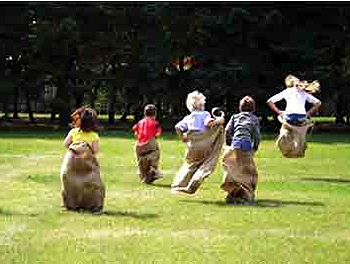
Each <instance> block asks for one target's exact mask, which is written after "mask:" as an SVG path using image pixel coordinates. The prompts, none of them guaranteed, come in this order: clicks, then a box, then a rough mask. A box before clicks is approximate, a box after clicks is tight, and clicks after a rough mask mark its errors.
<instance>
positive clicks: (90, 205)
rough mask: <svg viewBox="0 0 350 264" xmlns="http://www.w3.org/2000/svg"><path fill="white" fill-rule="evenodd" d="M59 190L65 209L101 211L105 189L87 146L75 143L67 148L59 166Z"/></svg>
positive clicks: (98, 169)
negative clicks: (60, 190)
mask: <svg viewBox="0 0 350 264" xmlns="http://www.w3.org/2000/svg"><path fill="white" fill-rule="evenodd" d="M61 189H62V198H63V204H64V206H65V207H66V208H67V209H69V210H79V209H83V210H89V211H92V212H100V211H102V209H103V202H104V198H105V187H104V184H103V182H102V179H101V175H100V166H99V164H98V162H97V159H96V158H95V156H94V155H93V153H92V150H91V147H90V146H89V144H87V143H85V142H76V143H72V144H71V145H70V146H69V148H68V151H67V153H66V155H65V157H64V160H63V163H62V166H61Z"/></svg>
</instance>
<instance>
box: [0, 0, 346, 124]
mask: <svg viewBox="0 0 350 264" xmlns="http://www.w3.org/2000/svg"><path fill="white" fill-rule="evenodd" d="M0 7H1V9H0V10H1V11H0V12H1V23H0V60H2V63H1V64H0V65H1V67H2V68H1V73H0V74H1V76H0V95H1V96H0V104H1V105H2V112H3V113H4V114H5V117H8V113H9V109H11V111H12V113H13V118H17V117H18V112H19V108H18V98H21V97H23V98H25V101H26V102H27V110H26V111H27V112H28V113H29V115H30V120H31V121H32V122H34V121H35V120H34V116H33V109H32V107H31V102H33V101H37V100H43V99H42V96H41V94H43V92H44V89H45V85H46V84H47V82H48V80H50V81H49V82H50V84H51V85H53V86H55V87H56V88H57V92H56V93H55V94H54V95H53V96H52V97H50V98H45V99H44V101H45V102H44V103H45V105H46V107H47V109H46V110H47V111H50V112H51V113H52V119H54V117H55V114H56V113H58V114H59V116H60V118H59V123H60V124H61V125H62V126H67V125H68V121H69V120H68V116H69V113H70V112H71V111H72V110H73V109H74V108H76V107H79V106H81V105H82V104H85V103H86V102H89V103H90V104H91V105H92V106H94V107H100V109H98V110H100V111H105V112H106V113H107V114H108V122H109V124H114V123H115V116H116V114H120V115H121V120H126V118H127V115H128V114H140V111H141V109H142V107H143V106H144V105H145V104H146V103H150V102H153V103H155V104H157V106H158V109H159V117H160V118H171V119H177V118H178V117H179V116H181V115H183V114H185V113H186V112H187V110H186V108H185V97H186V94H187V93H188V92H190V91H192V90H194V89H198V90H200V91H202V92H204V93H205V95H206V96H207V98H208V100H207V107H208V108H209V109H210V108H211V107H213V106H220V107H222V108H223V109H224V110H226V111H227V112H228V113H233V112H235V111H237V103H238V101H239V99H240V98H241V97H242V96H244V95H246V94H250V95H252V96H253V97H254V98H255V99H256V100H257V102H258V115H260V116H262V117H263V120H267V115H269V114H271V112H269V110H268V109H267V107H266V103H265V102H266V99H267V98H268V97H269V96H271V95H272V94H274V93H276V92H278V91H280V90H281V89H283V85H284V78H285V76H286V75H287V74H289V73H294V74H295V75H298V76H300V77H301V78H304V79H306V80H309V81H311V80H315V79H318V80H319V81H320V83H321V88H322V92H321V94H319V95H317V96H318V97H320V98H321V99H322V101H324V102H330V103H333V104H334V105H335V106H336V107H334V109H331V108H330V109H326V110H327V111H325V113H326V114H333V115H335V116H336V120H337V122H339V123H343V122H346V121H347V122H349V116H350V113H349V105H350V104H349V102H350V97H349V93H348V91H347V90H348V86H349V84H350V83H349V81H350V78H349V76H350V70H349V67H348V65H349V62H350V49H349V48H348V42H349V40H350V38H349V37H350V32H349V25H350V20H349V19H350V13H349V12H350V11H349V10H350V9H349V6H348V4H347V3H346V2H342V3H340V2H338V3H332V2H266V3H264V2H153V3H152V2H85V3H81V2H29V3H11V2H2V3H1V6H0ZM103 95H105V97H106V101H105V102H104V104H105V107H102V106H101V104H102V101H101V100H102V99H99V98H101V96H102V97H103ZM345 117H346V118H345Z"/></svg>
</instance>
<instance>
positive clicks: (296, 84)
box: [267, 75, 321, 125]
mask: <svg viewBox="0 0 350 264" xmlns="http://www.w3.org/2000/svg"><path fill="white" fill-rule="evenodd" d="M285 84H286V87H287V88H286V89H285V90H283V91H282V92H280V93H278V94H276V95H274V96H272V97H270V98H269V99H268V100H267V104H268V106H269V107H270V108H271V110H272V111H274V112H275V113H277V114H278V115H282V116H283V119H284V120H285V121H286V122H287V123H289V124H291V125H300V124H303V123H304V122H305V121H306V119H307V118H308V117H311V116H312V115H313V114H314V113H315V112H316V111H317V110H318V109H319V108H320V106H321V101H320V100H319V99H317V98H316V97H314V96H313V95H311V93H315V92H317V91H318V90H319V87H320V85H319V83H318V81H314V82H312V83H311V84H309V83H308V82H306V81H300V80H299V79H298V78H297V77H295V76H293V75H288V76H287V77H286V79H285ZM282 99H285V100H286V102H287V106H286V109H285V111H284V112H282V111H281V110H280V109H278V108H277V106H276V105H275V103H276V102H278V101H280V100H282ZM306 102H309V103H311V104H313V107H312V108H311V109H310V110H309V111H306V109H305V103H306Z"/></svg>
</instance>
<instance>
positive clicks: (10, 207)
mask: <svg viewBox="0 0 350 264" xmlns="http://www.w3.org/2000/svg"><path fill="white" fill-rule="evenodd" d="M63 137H64V135H63V134H60V133H47V132H46V133H44V132H42V133H39V132H37V133H34V132H25V131H22V132H16V133H13V132H12V133H11V132H0V168H1V172H2V174H1V176H0V184H1V192H0V201H1V202H0V263H1V264H10V263H11V264H14V263H18V264H24V263H43V264H53V263H66V264H78V263H79V264H80V263H81V264H83V263H84V264H85V263H94V264H95V263H122V264H127V263H137V264H140V263H141V264H142V263H144V264H146V263H147V264H148V263H149V264H151V263H152V264H158V263H161V264H167V263H181V264H182V263H186V264H190V263H191V264H192V263H196V264H197V263H205V264H211V263H240V264H244V263H247V264H248V263H249V264H251V263H257V264H258V263H259V264H261V263H266V264H270V263H283V264H286V263H293V264H294V263H322V264H324V263H350V250H349V249H350V206H349V205H350V137H349V136H347V135H312V136H311V138H310V143H309V148H308V150H307V153H306V157H305V158H303V159H285V158H282V157H281V154H280V153H279V152H278V151H277V150H276V149H275V146H274V142H273V139H274V137H273V135H269V136H265V137H264V140H263V141H262V143H261V145H260V149H259V152H258V153H257V157H256V162H257V166H258V171H259V183H258V189H257V204H256V205H255V206H232V205H226V204H225V203H224V193H223V192H222V191H221V190H220V189H219V185H220V181H221V176H222V168H221V166H220V165H219V166H218V167H217V169H216V171H215V173H214V174H213V175H211V176H210V177H209V178H208V179H207V180H206V181H205V182H204V183H203V185H202V186H201V188H200V189H199V191H198V193H196V194H195V195H192V196H190V195H185V194H181V195H172V194H171V193H170V190H169V185H170V183H171V181H172V179H173V176H174V174H175V173H176V171H177V169H178V168H179V167H180V165H181V162H182V157H183V154H184V151H185V146H184V144H183V143H181V142H180V141H179V140H178V139H177V138H176V137H173V136H171V135H164V136H163V137H162V138H161V139H160V140H159V142H160V145H161V148H162V162H161V165H162V170H163V172H164V175H165V178H164V179H162V180H159V181H157V182H155V183H154V185H149V186H147V185H144V184H141V183H140V182H139V179H138V176H137V175H136V174H135V173H136V167H135V163H134V156H133V143H134V141H133V138H132V137H130V134H129V133H121V132H120V133H119V132H118V133H117V132H105V133H103V134H102V135H101V139H102V146H101V147H102V150H101V153H100V154H99V160H100V163H101V167H102V174H103V179H104V181H105V184H106V188H107V194H106V200H105V208H104V211H105V213H104V214H103V215H100V216H97V215H91V214H88V213H75V212H68V211H66V210H64V209H63V208H62V207H61V196H60V180H59V169H60V163H61V159H62V157H63V155H64V153H65V150H64V148H63V147H62V140H63Z"/></svg>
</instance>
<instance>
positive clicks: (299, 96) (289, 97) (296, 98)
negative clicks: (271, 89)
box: [267, 87, 321, 115]
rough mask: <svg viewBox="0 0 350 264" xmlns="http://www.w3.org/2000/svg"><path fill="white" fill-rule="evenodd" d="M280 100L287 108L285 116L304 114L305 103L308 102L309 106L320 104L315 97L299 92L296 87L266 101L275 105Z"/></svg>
mask: <svg viewBox="0 0 350 264" xmlns="http://www.w3.org/2000/svg"><path fill="white" fill-rule="evenodd" d="M282 99H285V100H286V102H287V107H286V110H285V113H286V114H303V115H305V114H306V110H305V103H306V102H309V103H311V104H316V103H319V102H321V101H320V100H318V99H317V98H316V97H314V96H312V95H311V94H309V93H307V92H305V91H303V90H300V89H298V88H296V87H291V88H287V89H285V90H283V91H282V92H280V93H278V94H276V95H274V96H272V97H270V98H269V100H267V102H272V103H276V102H278V101H280V100H282Z"/></svg>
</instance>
